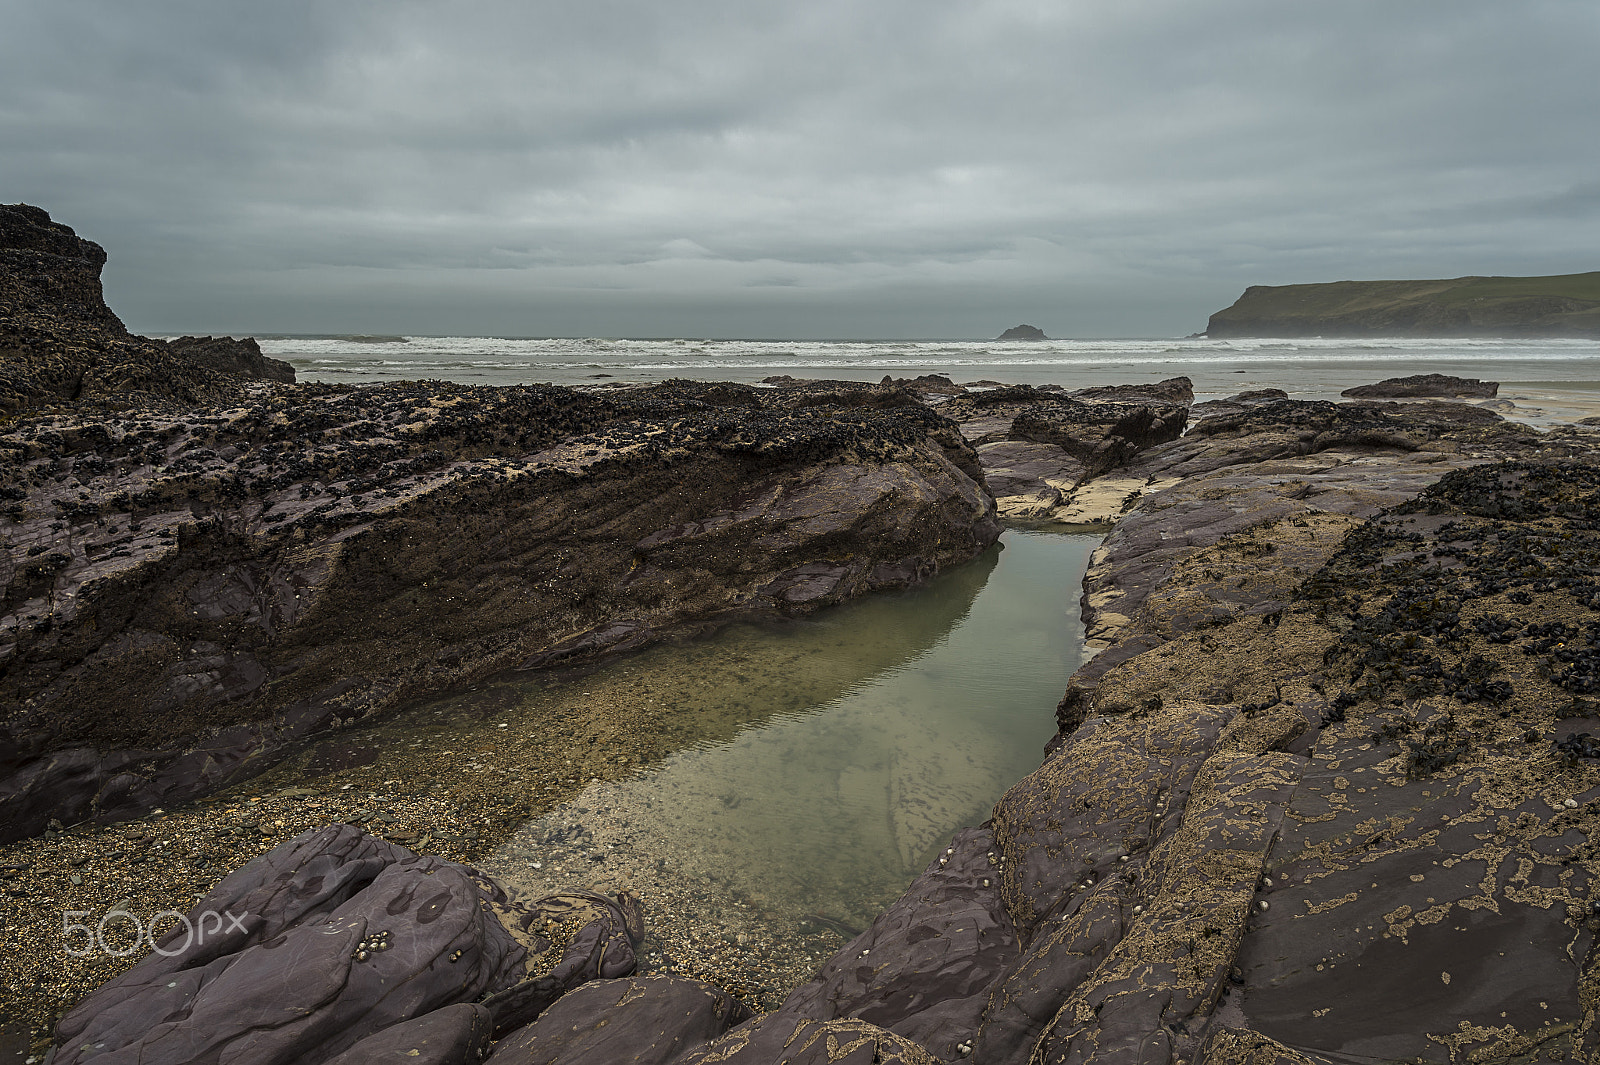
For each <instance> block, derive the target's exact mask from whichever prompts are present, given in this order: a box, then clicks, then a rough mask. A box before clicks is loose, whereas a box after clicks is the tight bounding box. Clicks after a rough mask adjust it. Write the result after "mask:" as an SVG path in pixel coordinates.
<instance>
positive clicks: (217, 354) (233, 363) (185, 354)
mask: <svg viewBox="0 0 1600 1065" xmlns="http://www.w3.org/2000/svg"><path fill="white" fill-rule="evenodd" d="M166 344H167V350H168V351H171V352H175V353H176V354H177V355H178V356H179V357H180V358H182V359H183V360H184V361H185V362H188V363H191V364H193V365H196V366H204V367H205V368H207V369H209V370H215V371H217V372H218V373H225V374H231V375H232V376H235V377H248V378H253V379H255V380H259V381H278V382H280V383H282V384H286V385H292V384H294V367H293V366H290V365H289V364H288V363H286V362H284V361H283V360H282V359H272V358H268V357H267V356H265V355H263V354H261V345H259V344H257V343H256V342H255V340H254V339H253V338H250V337H246V338H244V339H243V340H235V339H234V338H233V337H178V338H177V339H175V340H169V341H167V342H166Z"/></svg>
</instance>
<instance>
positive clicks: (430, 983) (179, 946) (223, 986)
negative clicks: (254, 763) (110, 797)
mask: <svg viewBox="0 0 1600 1065" xmlns="http://www.w3.org/2000/svg"><path fill="white" fill-rule="evenodd" d="M547 904H548V905H547ZM585 905H586V906H587V907H588V909H586V910H584V911H583V916H585V917H588V916H591V915H594V916H598V917H599V918H600V919H599V920H589V921H588V922H587V923H586V924H582V925H580V926H577V930H576V934H575V935H573V936H572V939H571V941H570V943H569V944H568V946H567V947H566V949H565V950H564V952H563V957H562V959H561V961H560V962H559V963H558V965H557V966H556V971H555V972H554V973H552V974H551V976H547V977H543V978H540V979H539V980H529V979H526V977H527V972H528V969H529V968H530V967H531V964H532V963H536V962H538V961H540V960H543V959H542V956H541V952H542V951H546V950H549V949H551V947H552V946H553V944H551V942H550V941H549V940H544V939H540V938H537V937H533V936H529V935H528V934H527V929H529V928H534V927H544V926H547V925H549V924H550V923H551V922H554V921H561V920H563V919H568V918H571V917H572V916H574V914H575V907H574V905H573V903H572V902H571V900H570V899H569V898H566V897H562V896H557V897H555V898H553V899H549V900H541V901H540V902H538V903H535V904H534V906H533V907H532V908H528V907H522V906H517V905H514V904H512V903H511V902H510V901H509V900H508V899H507V897H506V895H505V893H504V892H503V891H502V890H501V889H500V888H499V886H498V885H496V884H494V883H493V882H491V881H489V880H488V879H486V878H485V877H483V876H482V875H481V874H480V873H478V872H477V871H475V870H473V869H470V868H468V867H466V866H462V865H457V864H456V863H454V862H448V861H445V860H443V859H440V858H435V857H419V856H418V855H415V854H412V853H411V852H410V851H407V850H406V849H405V848H403V847H398V846H395V845H393V844H389V843H385V842H384V841H382V840H378V839H375V838H374V837H372V836H369V835H367V834H366V833H364V832H362V831H361V830H360V829H357V828H354V827H353V826H350V825H332V826H329V827H327V828H322V829H316V830H312V831H309V832H305V833H302V834H301V835H299V836H297V837H295V838H294V839H292V840H289V841H288V842H286V843H284V844H282V845H281V846H279V847H277V848H275V849H273V850H272V851H269V852H268V853H267V854H264V855H262V856H260V857H258V858H256V859H254V860H253V861H251V862H249V863H248V864H246V865H245V866H244V867H242V868H240V869H238V870H236V871H235V872H234V873H232V874H230V875H229V876H228V877H226V878H224V879H223V881H222V882H221V883H219V884H218V885H217V886H216V887H215V888H214V889H212V891H211V892H210V894H208V895H207V896H206V897H205V898H204V899H202V900H201V901H200V902H199V903H197V904H196V905H195V907H194V908H193V909H192V910H191V911H190V912H189V914H188V915H187V922H188V924H187V928H192V929H193V934H192V935H191V933H190V932H189V931H188V930H187V928H186V926H185V925H184V924H181V923H180V924H179V925H178V926H177V927H175V928H174V929H173V930H172V932H170V933H169V934H168V935H166V936H165V937H163V939H162V941H161V943H160V944H159V948H160V949H159V950H157V951H156V952H155V953H152V954H150V955H149V956H148V957H146V958H145V959H143V960H142V961H140V962H139V963H138V964H137V965H135V966H134V967H133V968H132V969H130V970H129V971H128V972H126V973H124V974H122V975H121V976H119V977H117V978H115V979H113V980H111V981H109V982H108V983H106V984H104V985H102V986H101V987H100V988H99V989H98V990H96V991H95V992H94V993H93V994H91V995H90V996H88V997H87V998H85V999H84V1000H83V1002H82V1003H80V1004H79V1005H78V1007H77V1008H76V1009H74V1010H73V1011H72V1012H71V1013H69V1014H68V1015H67V1016H66V1017H65V1018H64V1019H63V1020H62V1021H61V1024H60V1025H59V1027H58V1028H57V1032H56V1045H57V1047H58V1051H57V1056H56V1058H55V1062H56V1065H73V1063H75V1062H79V1061H84V1060H88V1059H91V1058H92V1059H93V1060H95V1061H96V1062H101V1063H104V1065H122V1063H130V1065H131V1063H134V1062H138V1063H141V1065H145V1063H149V1062H155V1061H161V1062H169V1061H170V1062H187V1061H203V1060H226V1061H228V1062H230V1065H279V1063H281V1065H289V1063H297V1065H298V1063H304V1065H312V1063H317V1062H322V1061H326V1060H327V1059H329V1058H332V1057H334V1056H336V1055H338V1054H340V1053H341V1052H343V1051H345V1050H348V1049H350V1048H352V1047H353V1046H354V1045H355V1044H357V1043H359V1042H360V1041H361V1040H363V1039H365V1038H367V1037H369V1036H372V1035H374V1034H375V1033H378V1032H381V1031H383V1030H385V1029H387V1028H389V1027H392V1026H393V1025H396V1024H399V1023H401V1022H406V1021H411V1020H413V1019H415V1018H418V1017H421V1016H424V1015H426V1014H429V1013H430V1012H432V1011H436V1010H439V1009H441V1008H443V1007H446V1006H450V1005H452V1004H455V1003H462V1002H472V1001H475V1000H477V999H479V998H482V997H484V996H486V995H495V994H496V993H498V992H508V991H510V992H513V997H514V1005H518V1006H520V1007H521V1013H519V1016H524V1015H526V1013H527V1009H528V1008H529V1004H530V1002H531V1001H533V1000H534V999H536V1005H537V1008H543V1007H544V1006H546V1005H548V1004H549V1003H550V1002H553V1001H554V1000H555V999H556V998H557V997H559V996H560V994H561V993H563V992H564V991H565V990H567V989H568V988H570V987H573V986H576V985H577V984H578V983H581V982H583V981H584V980H587V979H591V978H593V977H594V976H596V975H599V974H600V973H601V972H605V974H606V975H619V974H620V973H621V972H625V971H628V970H631V968H632V965H633V954H632V950H631V946H629V947H628V949H625V950H624V949H617V948H615V946H614V944H613V943H612V941H613V940H614V939H615V931H616V929H621V933H620V934H621V938H622V941H623V943H624V944H629V942H630V939H629V931H630V930H629V928H628V925H629V924H630V922H633V919H634V918H636V917H637V916H638V915H637V909H636V907H635V908H634V910H633V913H632V914H628V913H624V910H623V909H622V908H620V907H618V906H617V905H615V904H611V903H610V902H609V900H605V899H602V898H601V897H600V896H593V897H592V898H586V899H585ZM633 923H636V922H633ZM530 945H531V946H532V947H533V950H534V954H533V955H532V956H530V949H529V947H530ZM534 984H541V988H540V993H539V994H538V995H537V996H530V995H528V994H526V993H524V994H523V995H522V996H521V997H520V998H515V994H514V993H515V991H516V989H518V988H524V989H526V988H528V987H529V986H530V985H534ZM489 1012H491V1013H493V1011H492V1009H490V1010H489Z"/></svg>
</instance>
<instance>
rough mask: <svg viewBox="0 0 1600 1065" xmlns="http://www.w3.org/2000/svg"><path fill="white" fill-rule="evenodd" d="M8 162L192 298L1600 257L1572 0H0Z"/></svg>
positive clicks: (888, 307)
mask: <svg viewBox="0 0 1600 1065" xmlns="http://www.w3.org/2000/svg"><path fill="white" fill-rule="evenodd" d="M0 27H4V30H3V32H0V202H7V203H12V202H25V203H32V204H36V205H38V206H40V207H43V208H45V209H46V210H48V211H49V212H50V213H51V215H52V216H53V217H54V218H56V219H57V220H58V221H61V222H65V223H66V224H68V225H70V226H72V227H73V228H74V229H76V230H77V231H78V232H79V233H80V234H82V235H83V236H86V237H88V238H89V239H91V240H95V241H97V242H99V243H100V244H102V245H104V246H105V248H106V249H107V252H108V254H109V256H110V261H109V263H108V265H107V267H106V271H105V275H104V279H105V288H106V297H107V301H108V302H109V303H110V304H111V306H112V308H113V310H115V311H117V312H118V313H119V314H120V315H121V317H122V318H123V320H124V321H125V322H127V324H128V325H129V327H130V328H133V329H135V330H136V331H142V332H149V333H157V334H165V333H176V332H191V333H199V332H211V333H223V332H231V333H234V334H235V335H237V334H240V333H274V332H277V333H403V334H437V335H503V336H504V335H513V336H647V337H656V336H707V337H715V336H725V337H785V338H797V339H798V338H823V337H835V338H840V337H861V338H908V337H948V338H978V337H989V336H994V335H996V334H998V333H999V332H1000V331H1001V330H1002V329H1004V328H1006V327H1007V326H1010V325H1015V324H1018V323H1020V322H1026V323H1029V324H1033V325H1037V326H1039V327H1040V328H1043V329H1044V330H1045V332H1047V333H1049V334H1050V335H1052V336H1060V337H1112V336H1181V335H1184V334H1187V333H1192V332H1196V331H1198V330H1201V329H1203V328H1204V326H1205V320H1206V317H1207V315H1209V314H1210V313H1211V312H1212V311H1215V310H1218V309H1220V308H1222V307H1225V306H1227V305H1228V304H1230V303H1232V302H1233V300H1234V299H1236V298H1237V297H1238V295H1239V293H1240V292H1241V291H1242V290H1243V289H1244V288H1245V287H1246V286H1248V285H1253V284H1290V283H1298V282H1312V281H1335V280H1341V279H1348V278H1356V279H1361V278H1411V277H1421V278H1425V277H1456V276H1461V275H1466V274H1509V275H1518V274H1548V273H1573V272H1579V271H1587V270H1596V269H1600V77H1596V75H1595V62H1596V60H1595V56H1596V55H1600V4H1596V3H1595V2H1594V0H1518V2H1517V3H1514V4H1513V3H1508V2H1507V0H1327V2H1320V3H1308V2H1300V0H1057V2H1053V3H1047V2H1036V0H962V2H947V0H806V2H805V3H796V2H795V0H782V2H777V0H582V2H578V0H567V2H563V3H553V2H548V0H429V2H421V0H381V2H368V0H272V2H271V3H261V2H260V0H252V2H250V3H237V2H233V0H139V2H138V3H129V2H128V0H0Z"/></svg>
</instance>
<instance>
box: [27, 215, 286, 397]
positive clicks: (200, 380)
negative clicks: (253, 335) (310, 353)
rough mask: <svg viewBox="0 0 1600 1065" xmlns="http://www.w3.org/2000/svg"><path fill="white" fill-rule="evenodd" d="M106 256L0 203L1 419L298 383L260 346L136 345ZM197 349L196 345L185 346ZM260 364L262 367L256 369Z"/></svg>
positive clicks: (46, 220) (66, 230)
mask: <svg viewBox="0 0 1600 1065" xmlns="http://www.w3.org/2000/svg"><path fill="white" fill-rule="evenodd" d="M105 261H106V253H105V250H104V249H103V248H101V247H100V245H98V244H96V243H94V242H93V241H89V240H84V239H83V238H82V237H79V236H78V235H77V234H76V233H74V232H73V231H72V229H71V228H70V227H68V226H65V225H62V224H61V223H59V222H54V221H51V219H50V216H49V215H48V214H47V213H45V212H44V211H42V210H40V209H39V208H37V207H32V206H29V205H28V204H0V413H7V412H16V411H21V410H26V409H29V408H34V407H49V406H62V405H71V404H77V405H106V404H110V405H114V406H115V405H120V406H127V405H129V404H131V403H146V404H147V403H150V402H153V401H155V402H159V401H162V400H166V401H171V402H173V403H176V404H182V405H189V404H195V403H204V402H213V401H217V400H221V399H224V398H227V397H229V396H234V395H237V394H238V393H239V392H240V389H241V388H242V387H243V386H244V384H245V383H246V381H248V380H250V379H255V378H260V379H266V380H278V381H282V380H293V377H294V371H293V369H292V368H290V367H289V366H288V364H287V363H283V362H279V361H278V360H276V359H267V358H265V357H264V356H261V353H260V351H259V349H255V350H254V352H253V357H252V356H251V355H250V353H249V351H247V350H242V349H245V348H249V349H253V348H254V345H255V342H254V341H231V340H230V341H228V344H229V345H232V346H233V348H234V351H232V352H229V353H227V354H224V353H223V351H222V348H223V347H224V345H222V344H220V343H219V342H217V341H213V340H212V339H211V338H209V337H207V338H203V341H202V342H195V338H192V337H191V338H184V341H180V342H179V343H178V344H177V345H175V346H169V345H166V344H163V343H162V342H161V341H158V340H149V339H147V338H145V337H141V336H134V335H133V334H131V333H129V332H128V331H127V329H126V328H124V326H123V324H122V322H121V320H120V319H118V318H117V316H116V315H115V314H113V313H112V311H111V309H110V308H109V307H107V306H106V303H105V300H104V298H103V297H102V295H101V290H100V269H101V267H103V266H104V265H105ZM185 342H193V343H185ZM257 360H259V361H257Z"/></svg>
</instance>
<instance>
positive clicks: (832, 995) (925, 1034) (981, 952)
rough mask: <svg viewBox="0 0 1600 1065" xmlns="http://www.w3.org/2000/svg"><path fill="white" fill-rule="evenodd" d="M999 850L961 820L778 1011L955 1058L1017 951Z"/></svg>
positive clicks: (984, 834) (982, 832)
mask: <svg viewBox="0 0 1600 1065" xmlns="http://www.w3.org/2000/svg"><path fill="white" fill-rule="evenodd" d="M998 862H999V854H998V850H997V848H996V847H995V845H994V838H993V837H992V836H991V835H990V834H989V832H988V831H987V830H985V829H981V828H965V829H962V830H961V831H960V832H958V833H956V835H955V837H954V838H953V839H952V840H951V841H950V845H949V847H948V848H947V849H945V850H943V851H941V852H940V855H939V857H938V858H937V859H935V860H934V861H933V862H932V863H930V864H929V866H928V868H927V870H926V871H925V872H923V874H922V875H921V876H920V877H918V878H917V880H916V881H915V882H914V883H912V885H911V886H910V887H909V888H907V889H906V892H905V894H904V895H902V896H900V898H899V899H898V900H897V901H896V902H895V903H894V904H893V905H891V906H890V907H889V908H888V909H887V910H885V911H884V912H883V913H882V914H880V915H879V916H878V918H877V920H875V921H873V922H872V926H871V927H870V928H868V929H867V930H866V931H865V932H863V933H861V935H859V936H857V937H856V938H855V940H854V941H853V942H851V943H850V944H849V945H848V946H846V947H844V948H843V949H842V950H840V951H839V953H837V954H836V955H834V957H833V958H832V959H831V960H830V961H829V962H828V963H827V964H825V965H824V966H823V968H822V971H821V972H820V973H818V974H817V976H816V977H815V978H814V979H812V980H811V981H810V982H809V983H807V984H804V985H802V986H801V987H799V988H797V989H796V990H795V991H794V993H793V994H791V995H790V996H789V998H788V999H787V1000H786V1001H785V1002H784V1004H783V1006H782V1007H781V1008H780V1009H779V1010H778V1012H777V1013H776V1014H775V1015H774V1016H786V1017H793V1018H796V1019H798V1018H802V1017H804V1018H810V1019H814V1020H833V1019H836V1018H854V1019H858V1020H863V1021H870V1022H871V1023H872V1024H875V1025H877V1026H878V1027H880V1028H883V1029H886V1030H888V1031H891V1032H894V1033H895V1034H897V1035H901V1036H904V1037H906V1038H907V1039H909V1040H912V1041H913V1042H915V1043H918V1044H920V1045H921V1046H923V1047H924V1048H926V1049H927V1050H928V1051H930V1052H931V1053H933V1054H934V1055H935V1056H936V1057H940V1058H944V1059H947V1060H954V1059H955V1058H957V1057H958V1056H959V1055H960V1050H959V1049H958V1048H959V1047H960V1046H962V1045H964V1044H966V1043H967V1042H968V1041H969V1040H970V1039H971V1038H972V1037H973V1035H974V1034H975V1033H976V1032H977V1030H978V1025H979V1022H980V1021H981V1020H982V1019H983V1011H984V1007H985V1005H986V1004H987V1003H988V1001H989V991H990V988H991V987H992V986H994V985H995V984H996V982H997V981H1000V980H1002V979H1004V977H1005V976H1006V973H1007V972H1008V970H1009V969H1010V968H1011V967H1012V966H1013V965H1014V964H1015V963H1016V961H1017V957H1018V949H1017V935H1016V931H1015V929H1014V928H1013V927H1012V923H1011V918H1010V916H1009V915H1008V914H1007V913H1006V909H1005V906H1004V905H1003V904H1002V903H1001V901H1000V888H999V883H1000V874H999V871H998Z"/></svg>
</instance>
